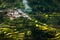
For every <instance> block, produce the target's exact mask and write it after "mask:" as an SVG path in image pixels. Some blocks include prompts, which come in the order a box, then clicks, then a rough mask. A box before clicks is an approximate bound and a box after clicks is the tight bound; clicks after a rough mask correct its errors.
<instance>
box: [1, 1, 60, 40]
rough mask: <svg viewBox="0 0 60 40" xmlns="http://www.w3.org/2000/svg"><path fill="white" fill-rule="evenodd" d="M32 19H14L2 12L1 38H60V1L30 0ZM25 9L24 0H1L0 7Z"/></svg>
mask: <svg viewBox="0 0 60 40" xmlns="http://www.w3.org/2000/svg"><path fill="white" fill-rule="evenodd" d="M28 2H29V5H30V7H31V8H32V10H33V11H31V12H30V13H29V14H28V15H29V16H30V17H31V18H32V20H27V19H26V18H23V17H19V18H17V19H14V20H10V18H9V17H8V16H7V15H6V12H0V40H60V31H59V30H60V29H59V28H60V18H59V17H60V12H59V10H60V8H59V7H60V5H59V4H60V3H59V2H60V1H58V0H46V1H45V0H28ZM15 8H16V9H17V8H21V9H24V5H23V3H22V0H0V9H1V10H5V9H7V10H8V9H15Z"/></svg>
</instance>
